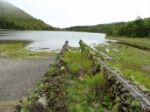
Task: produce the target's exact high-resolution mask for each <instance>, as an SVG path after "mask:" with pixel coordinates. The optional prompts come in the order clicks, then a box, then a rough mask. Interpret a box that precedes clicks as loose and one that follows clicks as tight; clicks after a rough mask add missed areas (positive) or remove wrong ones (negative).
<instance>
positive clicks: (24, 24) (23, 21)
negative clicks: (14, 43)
mask: <svg viewBox="0 0 150 112" xmlns="http://www.w3.org/2000/svg"><path fill="white" fill-rule="evenodd" d="M0 29H16V30H55V28H54V27H52V26H49V25H47V24H46V23H44V22H43V21H41V20H37V19H35V18H16V17H0Z"/></svg>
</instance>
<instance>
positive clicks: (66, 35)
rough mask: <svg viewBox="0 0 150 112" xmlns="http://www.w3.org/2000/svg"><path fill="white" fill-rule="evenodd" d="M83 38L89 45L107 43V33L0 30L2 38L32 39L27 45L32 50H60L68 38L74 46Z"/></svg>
mask: <svg viewBox="0 0 150 112" xmlns="http://www.w3.org/2000/svg"><path fill="white" fill-rule="evenodd" d="M80 39H82V40H83V41H84V42H86V43H87V44H88V45H92V44H99V43H105V42H107V40H106V39H105V34H102V33H84V32H62V31H0V41H2V40H23V41H31V43H30V44H29V45H28V46H27V47H26V48H28V49H31V50H60V49H61V48H62V45H63V44H64V43H65V41H66V40H68V41H69V45H71V46H73V47H77V46H79V44H78V42H79V40H80Z"/></svg>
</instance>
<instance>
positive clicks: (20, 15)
mask: <svg viewBox="0 0 150 112" xmlns="http://www.w3.org/2000/svg"><path fill="white" fill-rule="evenodd" d="M0 29H18V30H55V28H54V27H52V26H49V25H48V24H46V23H44V22H43V21H42V20H38V19H36V18H34V17H32V16H31V15H29V14H28V13H26V12H24V11H23V10H21V9H19V8H17V7H16V6H13V5H12V4H10V3H7V2H4V1H2V0H0Z"/></svg>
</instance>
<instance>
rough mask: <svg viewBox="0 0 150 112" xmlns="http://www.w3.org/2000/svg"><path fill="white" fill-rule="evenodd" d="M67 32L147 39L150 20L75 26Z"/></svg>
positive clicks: (139, 19) (149, 30)
mask: <svg viewBox="0 0 150 112" xmlns="http://www.w3.org/2000/svg"><path fill="white" fill-rule="evenodd" d="M64 30H69V31H85V32H100V33H106V34H107V35H111V36H112V35H113V36H127V37H148V36H150V18H146V19H142V18H137V19H136V20H135V21H130V22H118V23H110V24H100V25H95V26H75V27H70V28H66V29H64Z"/></svg>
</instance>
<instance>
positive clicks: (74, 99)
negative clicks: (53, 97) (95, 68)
mask: <svg viewBox="0 0 150 112" xmlns="http://www.w3.org/2000/svg"><path fill="white" fill-rule="evenodd" d="M101 76H102V74H97V75H95V76H89V75H84V76H83V77H80V78H79V79H76V80H72V81H70V84H69V85H68V86H67V93H68V98H69V103H68V110H69V112H104V111H105V108H108V109H111V106H112V103H111V101H110V99H109V98H108V97H106V96H105V98H104V100H103V102H100V99H99V97H98V96H96V94H95V92H94V91H93V90H92V88H93V87H94V86H96V85H97V84H98V83H99V82H101V78H100V77H101ZM102 104H105V108H104V107H103V106H102Z"/></svg>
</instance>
